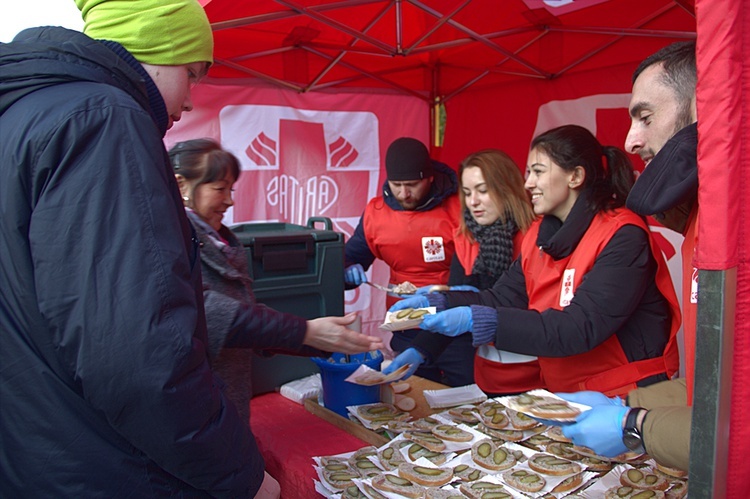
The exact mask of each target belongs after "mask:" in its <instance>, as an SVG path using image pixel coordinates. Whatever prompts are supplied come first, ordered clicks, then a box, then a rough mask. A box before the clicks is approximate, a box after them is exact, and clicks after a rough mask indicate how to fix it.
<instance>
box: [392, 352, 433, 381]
mask: <svg viewBox="0 0 750 499" xmlns="http://www.w3.org/2000/svg"><path fill="white" fill-rule="evenodd" d="M423 362H424V357H422V354H421V353H419V351H418V350H417V349H416V348H407V349H406V350H404V351H403V352H401V353H400V354H398V355H397V356H396V358H395V359H393V362H391V363H390V364H388V367H386V368H385V369H383V374H391V373H392V372H393V371H395V370H397V369H399V368H400V367H402V366H405V365H407V364H411V367H410V368H409V370H408V371H406V374H404V375H403V376H401V377H400V378H399V379H398V380H397V381H400V380H402V379H406V378H408V377H409V376H411V375H412V374H414V372H415V371H416V370H417V369H418V368H419V366H420V365H422V363H423Z"/></svg>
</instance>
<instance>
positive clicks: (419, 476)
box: [398, 463, 453, 487]
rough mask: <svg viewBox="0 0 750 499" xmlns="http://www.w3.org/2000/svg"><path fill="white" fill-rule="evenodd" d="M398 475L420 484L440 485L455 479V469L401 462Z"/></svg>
mask: <svg viewBox="0 0 750 499" xmlns="http://www.w3.org/2000/svg"><path fill="white" fill-rule="evenodd" d="M398 475H399V476H400V477H402V478H406V479H407V480H411V481H412V482H414V483H418V484H419V485H425V486H428V487H440V486H441V485H445V484H446V483H448V482H450V481H451V480H452V479H453V470H451V469H444V468H428V467H426V466H418V465H415V464H410V463H401V464H400V465H399V466H398Z"/></svg>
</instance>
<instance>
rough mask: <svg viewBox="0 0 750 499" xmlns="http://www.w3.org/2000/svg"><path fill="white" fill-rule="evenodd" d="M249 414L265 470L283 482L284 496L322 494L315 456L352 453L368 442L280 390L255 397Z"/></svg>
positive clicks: (298, 498) (302, 498)
mask: <svg viewBox="0 0 750 499" xmlns="http://www.w3.org/2000/svg"><path fill="white" fill-rule="evenodd" d="M250 415H251V416H250V426H251V427H252V429H253V433H254V434H255V439H256V440H257V442H258V447H259V448H260V452H261V453H262V454H263V457H264V458H265V460H266V471H267V472H268V473H270V474H271V475H272V476H273V477H274V478H276V480H278V481H279V484H281V497H282V499H305V498H315V497H321V496H320V495H319V494H318V493H316V492H315V485H314V484H313V479H314V478H316V477H317V474H316V473H315V469H314V468H313V464H314V462H313V460H312V458H313V456H328V455H333V454H340V453H342V452H351V451H354V450H357V449H359V448H362V447H365V446H366V445H369V444H368V443H367V442H364V441H362V440H360V439H358V438H356V437H354V436H352V435H350V434H348V433H346V432H345V431H344V430H342V429H340V428H338V427H336V426H334V425H332V424H330V423H329V422H327V421H324V420H323V419H320V418H319V417H317V416H315V415H314V414H311V413H310V412H308V411H307V410H306V409H305V408H304V406H302V405H300V404H298V403H296V402H292V401H291V400H289V399H287V398H285V397H282V396H281V395H280V394H278V393H267V394H265V395H260V396H257V397H254V398H253V399H252V400H251V401H250Z"/></svg>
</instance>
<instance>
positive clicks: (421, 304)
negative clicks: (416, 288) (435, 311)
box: [388, 295, 430, 312]
mask: <svg viewBox="0 0 750 499" xmlns="http://www.w3.org/2000/svg"><path fill="white" fill-rule="evenodd" d="M429 306H430V301H429V300H428V299H427V297H426V296H424V295H417V296H412V297H410V298H404V299H403V300H399V301H397V302H396V303H394V304H393V305H391V308H389V309H388V311H389V312H395V311H396V310H403V309H405V308H425V307H429Z"/></svg>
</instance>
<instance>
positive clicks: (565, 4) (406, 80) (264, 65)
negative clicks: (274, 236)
mask: <svg viewBox="0 0 750 499" xmlns="http://www.w3.org/2000/svg"><path fill="white" fill-rule="evenodd" d="M202 3H203V4H204V7H205V9H206V13H207V14H208V17H209V20H210V21H211V24H212V27H213V29H214V37H215V43H216V49H215V56H216V64H215V65H214V66H213V67H212V69H211V71H210V76H211V77H214V78H260V79H263V80H267V81H271V82H274V83H276V84H278V85H281V86H284V87H288V88H292V89H295V90H298V91H301V92H304V91H310V90H320V89H325V88H337V89H340V88H345V87H357V88H362V87H375V88H395V89H397V90H399V91H402V92H406V93H411V94H416V95H419V96H420V97H421V98H425V99H428V100H432V99H433V98H434V97H436V96H441V97H443V98H444V99H443V100H445V98H450V97H451V96H452V95H455V94H457V93H459V92H461V91H463V90H465V89H466V88H468V87H469V86H471V85H476V84H481V85H492V84H496V83H501V82H504V81H507V80H509V79H514V78H538V79H550V78H555V77H558V76H560V75H563V74H565V73H568V72H571V71H584V70H589V69H594V68H601V67H606V66H608V65H613V64H622V63H627V62H635V61H639V60H642V59H643V58H644V57H645V56H647V55H648V54H650V53H652V52H654V51H655V50H657V49H658V48H660V47H661V46H663V45H665V44H666V43H669V41H672V40H676V39H686V38H694V37H695V14H694V0H649V1H633V0H576V1H575V2H572V1H570V0H429V1H428V0H424V1H419V0H347V1H321V0H253V1H242V2H239V1H236V0H203V1H202ZM553 5H556V7H553ZM665 39H666V40H665Z"/></svg>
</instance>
